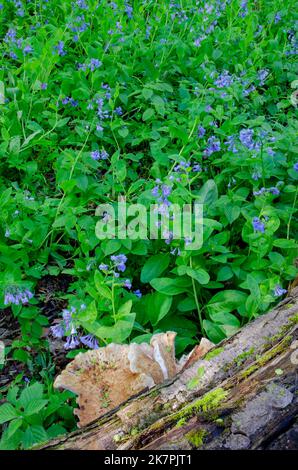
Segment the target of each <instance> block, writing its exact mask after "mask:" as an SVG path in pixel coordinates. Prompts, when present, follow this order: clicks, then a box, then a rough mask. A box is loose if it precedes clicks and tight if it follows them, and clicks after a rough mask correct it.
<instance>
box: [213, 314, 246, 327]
mask: <svg viewBox="0 0 298 470" xmlns="http://www.w3.org/2000/svg"><path fill="white" fill-rule="evenodd" d="M209 316H210V319H211V320H212V321H213V322H214V323H219V324H221V325H230V326H234V327H236V328H240V321H239V320H238V318H237V317H235V315H232V313H228V312H217V313H209Z"/></svg>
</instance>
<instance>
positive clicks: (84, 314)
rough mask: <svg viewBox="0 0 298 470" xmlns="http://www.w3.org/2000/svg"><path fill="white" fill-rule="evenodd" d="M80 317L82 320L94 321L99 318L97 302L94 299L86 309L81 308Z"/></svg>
mask: <svg viewBox="0 0 298 470" xmlns="http://www.w3.org/2000/svg"><path fill="white" fill-rule="evenodd" d="M78 318H79V320H80V321H84V322H91V323H93V322H94V321H95V320H96V318H97V308H96V302H95V300H93V301H92V302H91V303H90V304H89V305H87V307H86V308H85V309H84V310H80V312H79V315H78Z"/></svg>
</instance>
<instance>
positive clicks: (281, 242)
mask: <svg viewBox="0 0 298 470" xmlns="http://www.w3.org/2000/svg"><path fill="white" fill-rule="evenodd" d="M273 246H278V247H279V248H285V249H289V248H297V243H296V242H295V240H287V239H286V238H279V239H278V240H274V242H273Z"/></svg>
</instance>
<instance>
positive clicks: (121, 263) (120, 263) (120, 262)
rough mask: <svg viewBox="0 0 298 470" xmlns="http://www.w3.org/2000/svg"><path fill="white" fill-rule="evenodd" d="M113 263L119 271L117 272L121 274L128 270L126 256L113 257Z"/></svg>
mask: <svg viewBox="0 0 298 470" xmlns="http://www.w3.org/2000/svg"><path fill="white" fill-rule="evenodd" d="M111 261H112V262H113V263H114V265H115V268H116V269H117V271H120V272H122V273H123V272H124V271H125V270H126V265H125V263H126V261H127V257H126V256H125V255H122V254H120V255H112V256H111Z"/></svg>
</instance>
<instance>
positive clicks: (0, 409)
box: [0, 403, 18, 424]
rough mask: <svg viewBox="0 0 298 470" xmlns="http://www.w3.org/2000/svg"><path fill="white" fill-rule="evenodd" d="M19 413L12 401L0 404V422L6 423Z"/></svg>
mask: <svg viewBox="0 0 298 470" xmlns="http://www.w3.org/2000/svg"><path fill="white" fill-rule="evenodd" d="M17 416H18V413H17V411H16V409H15V408H14V407H13V406H12V405H11V404H10V403H4V405H1V406H0V424H3V423H6V422H7V421H11V420H12V419H14V418H16V417H17Z"/></svg>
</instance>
